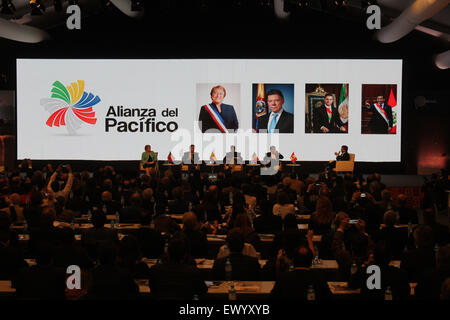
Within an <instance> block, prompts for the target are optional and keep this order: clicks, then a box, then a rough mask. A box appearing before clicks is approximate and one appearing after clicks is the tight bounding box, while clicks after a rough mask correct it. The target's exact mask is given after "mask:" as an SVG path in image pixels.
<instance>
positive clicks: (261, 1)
mask: <svg viewBox="0 0 450 320" xmlns="http://www.w3.org/2000/svg"><path fill="white" fill-rule="evenodd" d="M257 6H258V7H259V8H262V9H264V8H271V7H272V6H273V2H272V0H258V1H257Z"/></svg>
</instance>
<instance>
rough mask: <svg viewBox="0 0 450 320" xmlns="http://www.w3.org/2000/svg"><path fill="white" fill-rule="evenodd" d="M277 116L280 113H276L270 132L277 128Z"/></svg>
mask: <svg viewBox="0 0 450 320" xmlns="http://www.w3.org/2000/svg"><path fill="white" fill-rule="evenodd" d="M277 117H278V113H274V115H273V119H272V122H271V123H270V127H269V133H273V131H274V130H275V126H276V125H277Z"/></svg>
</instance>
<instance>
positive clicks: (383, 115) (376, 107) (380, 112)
mask: <svg viewBox="0 0 450 320" xmlns="http://www.w3.org/2000/svg"><path fill="white" fill-rule="evenodd" d="M375 109H377V111H378V113H379V114H380V115H381V116H382V117H383V119H384V120H385V121H386V122H387V124H388V126H389V118H388V115H387V113H386V110H384V109H383V108H382V107H381V106H380V105H379V104H378V103H375Z"/></svg>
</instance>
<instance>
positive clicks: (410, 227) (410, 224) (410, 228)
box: [408, 220, 412, 234]
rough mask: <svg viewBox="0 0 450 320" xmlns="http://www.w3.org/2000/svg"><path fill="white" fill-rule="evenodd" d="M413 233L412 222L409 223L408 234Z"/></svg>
mask: <svg viewBox="0 0 450 320" xmlns="http://www.w3.org/2000/svg"><path fill="white" fill-rule="evenodd" d="M411 232H412V223H411V220H410V221H409V222H408V234H411Z"/></svg>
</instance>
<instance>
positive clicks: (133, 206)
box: [119, 192, 142, 223]
mask: <svg viewBox="0 0 450 320" xmlns="http://www.w3.org/2000/svg"><path fill="white" fill-rule="evenodd" d="M141 207H142V201H141V195H140V194H139V193H137V192H135V193H133V194H132V195H131V199H130V206H126V207H125V208H122V209H120V212H119V217H120V222H122V223H137V222H139V220H140V218H141V210H142V209H141Z"/></svg>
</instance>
